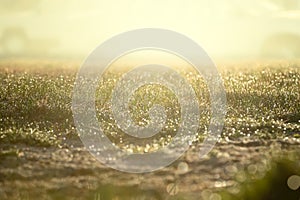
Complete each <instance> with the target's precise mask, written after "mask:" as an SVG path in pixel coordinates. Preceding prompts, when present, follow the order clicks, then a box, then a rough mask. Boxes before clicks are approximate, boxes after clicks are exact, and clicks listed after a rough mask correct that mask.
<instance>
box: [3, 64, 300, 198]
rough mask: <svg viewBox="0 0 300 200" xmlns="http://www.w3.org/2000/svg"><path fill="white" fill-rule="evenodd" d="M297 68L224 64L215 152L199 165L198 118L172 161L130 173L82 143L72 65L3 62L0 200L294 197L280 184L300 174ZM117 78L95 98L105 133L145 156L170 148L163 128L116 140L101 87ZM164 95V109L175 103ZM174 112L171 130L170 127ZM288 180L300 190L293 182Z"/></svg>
mask: <svg viewBox="0 0 300 200" xmlns="http://www.w3.org/2000/svg"><path fill="white" fill-rule="evenodd" d="M299 66H300V65H298V64H297V63H296V62H295V63H286V62H285V63H281V62H276V63H260V64H253V63H251V64H244V65H243V66H239V65H237V66H230V67H222V66H221V67H220V71H221V75H222V77H223V79H224V85H225V89H226V92H227V100H228V113H227V117H226V122H225V126H224V130H223V135H222V137H221V138H220V141H219V142H218V144H217V145H216V146H215V148H214V149H213V150H212V151H211V152H210V153H209V154H208V155H206V156H205V157H203V158H201V159H199V156H198V153H199V148H201V141H202V140H203V137H205V128H206V127H207V124H205V122H207V120H208V118H206V117H203V119H202V120H203V121H201V123H202V124H204V125H203V126H200V128H199V131H198V135H197V140H196V141H194V142H193V144H192V145H191V147H190V149H189V150H188V151H187V152H186V153H185V154H184V155H183V156H182V157H181V158H180V159H179V160H177V161H176V162H174V163H173V164H171V165H170V166H168V167H166V168H164V169H161V170H158V171H155V172H152V173H145V174H129V173H124V172H119V171H116V170H113V169H110V168H108V167H106V166H105V165H103V164H101V163H100V162H98V161H97V160H96V159H95V158H94V157H92V156H91V155H90V154H89V153H88V152H87V150H86V149H85V148H84V147H83V146H82V144H81V141H80V139H79V137H78V134H77V132H76V130H75V127H74V124H73V119H72V112H71V100H72V88H73V84H74V80H75V79H74V78H75V74H76V70H77V68H78V65H77V64H76V63H75V64H73V63H71V64H70V63H64V62H41V61H38V62H37V61H18V62H15V61H3V62H1V69H0V70H1V73H0V77H1V83H0V84H1V85H0V94H1V96H0V120H1V125H0V199H97V200H98V199H99V200H100V199H212V200H219V199H283V198H285V199H299V198H300V188H298V189H297V188H296V190H292V189H291V188H290V187H291V186H288V184H287V182H288V180H289V178H290V177H291V176H292V175H299V176H300V153H299V152H300V139H299V138H300V104H299V100H300V67H299ZM183 74H184V73H183ZM184 76H186V77H187V78H188V80H189V81H190V82H191V84H192V85H193V87H194V88H196V94H197V95H198V98H199V99H200V100H202V101H203V102H205V95H203V96H204V97H203V99H201V98H202V97H201V95H200V94H203V93H201V91H202V90H200V89H198V91H197V85H201V80H199V79H200V78H199V77H198V76H195V75H193V74H192V73H191V74H189V73H187V74H184ZM117 77H119V75H117V74H113V73H111V74H108V75H107V76H106V79H104V80H103V83H102V84H101V85H102V87H101V86H100V91H101V94H106V95H103V96H104V98H103V99H101V98H100V100H99V102H98V103H99V105H98V109H99V110H101V111H104V112H102V113H101V112H100V113H99V116H98V118H99V119H100V121H101V122H103V124H104V125H103V127H104V129H105V130H107V131H106V134H107V135H108V137H110V139H111V140H113V141H114V142H115V143H116V144H117V145H118V146H119V147H121V148H124V149H126V150H128V149H132V150H133V151H144V150H145V148H146V147H145V146H146V144H149V145H148V146H150V150H155V148H154V147H157V145H158V147H159V145H164V144H168V138H172V132H170V130H168V129H166V130H165V132H163V133H162V134H161V135H160V136H159V138H152V139H151V140H149V141H146V142H144V143H142V144H141V145H139V144H134V141H132V140H131V139H130V138H126V137H125V136H123V135H122V133H119V134H120V135H121V136H122V137H121V138H120V136H118V134H113V133H115V132H116V133H118V129H117V128H116V126H115V124H114V123H113V122H111V121H110V117H109V116H111V115H110V114H108V116H107V115H103V113H106V112H108V113H109V112H110V110H109V106H107V104H106V102H107V98H108V97H109V96H110V94H111V93H110V92H109V91H106V90H108V89H111V88H113V86H114V84H115V82H116V79H117ZM200 88H202V87H200ZM150 89H151V88H150ZM152 89H153V90H155V89H157V88H152ZM203 91H205V89H203ZM140 92H141V94H143V95H147V92H145V93H143V91H140ZM164 94H165V95H168V93H164ZM167 97H169V96H167ZM137 98H138V97H137ZM161 98H162V99H161V102H162V103H165V105H168V103H171V104H172V103H174V101H169V100H168V98H166V97H161ZM150 99H151V98H150ZM133 102H134V101H133ZM134 105H135V104H134V103H133V108H132V109H133V114H137V116H136V118H135V120H136V121H137V122H141V123H144V122H145V121H147V117H148V116H147V115H145V113H143V112H142V113H141V114H139V113H138V112H137V110H141V109H142V108H143V107H142V106H141V107H134ZM173 107H174V109H176V102H175V103H174V105H173V104H172V108H173ZM146 111H147V105H146ZM172 113H174V111H172V110H171V111H170V116H171V120H170V122H169V123H170V127H172V126H174V127H176V126H177V124H176V123H175V122H174V120H173V118H172V117H174V115H172ZM172 120H173V121H172ZM145 123H146V122H145ZM111 130H113V131H111ZM202 133H203V134H202ZM169 135H170V136H169ZM121 141H122V142H121ZM131 143H132V144H131ZM293 184H294V185H295V184H296V185H297V184H299V186H300V180H299V181H298V182H297V181H294V182H293Z"/></svg>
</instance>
